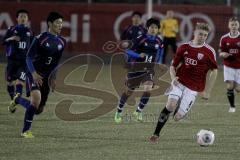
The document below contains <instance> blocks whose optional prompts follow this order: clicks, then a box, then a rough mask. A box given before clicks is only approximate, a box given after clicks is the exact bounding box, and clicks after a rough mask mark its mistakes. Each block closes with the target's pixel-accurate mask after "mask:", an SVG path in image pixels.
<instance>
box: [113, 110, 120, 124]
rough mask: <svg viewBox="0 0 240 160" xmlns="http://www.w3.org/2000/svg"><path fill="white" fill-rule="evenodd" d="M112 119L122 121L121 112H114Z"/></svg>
mask: <svg viewBox="0 0 240 160" xmlns="http://www.w3.org/2000/svg"><path fill="white" fill-rule="evenodd" d="M114 120H115V122H116V123H121V122H122V114H121V113H119V112H116V113H115V117H114Z"/></svg>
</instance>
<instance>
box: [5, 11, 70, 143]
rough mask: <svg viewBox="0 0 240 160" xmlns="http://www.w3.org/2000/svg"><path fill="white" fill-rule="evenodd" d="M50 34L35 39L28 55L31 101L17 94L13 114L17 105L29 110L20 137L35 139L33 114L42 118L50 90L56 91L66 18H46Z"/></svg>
mask: <svg viewBox="0 0 240 160" xmlns="http://www.w3.org/2000/svg"><path fill="white" fill-rule="evenodd" d="M47 25H48V32H44V33H42V34H40V35H38V36H36V37H35V38H34V39H33V42H32V44H31V46H30V48H29V50H28V53H27V58H26V62H27V67H28V70H29V73H28V74H27V86H29V88H30V91H31V93H30V96H31V101H29V100H27V99H25V98H22V97H21V96H20V95H19V94H17V95H16V96H15V97H14V99H13V101H12V103H11V105H10V108H9V109H10V110H16V104H20V105H22V106H23V107H24V108H26V112H25V117H24V125H23V130H22V134H21V136H22V137H24V138H33V137H34V136H33V135H32V132H31V131H30V128H31V124H32V121H33V116H34V114H40V113H41V112H42V111H43V107H44V106H45V104H46V101H47V98H48V94H49V91H50V87H51V88H52V90H53V89H54V88H55V77H56V76H50V75H52V73H55V72H56V67H57V65H58V63H59V61H60V58H61V56H62V53H63V50H64V47H65V45H66V41H65V39H64V38H63V37H62V36H60V32H61V29H62V25H63V16H62V15H60V14H59V13H57V12H50V13H49V15H48V17H47Z"/></svg>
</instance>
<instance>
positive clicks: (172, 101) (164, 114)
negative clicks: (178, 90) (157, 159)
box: [150, 95, 179, 143]
mask: <svg viewBox="0 0 240 160" xmlns="http://www.w3.org/2000/svg"><path fill="white" fill-rule="evenodd" d="M178 99H179V97H177V96H176V97H175V96H173V95H172V96H169V97H168V101H167V105H166V107H164V108H163V110H162V111H161V113H160V115H159V118H158V122H157V126H156V128H155V131H154V133H153V135H152V136H151V137H150V141H151V142H153V143H156V142H157V141H158V138H159V135H160V132H161V130H162V128H163V127H164V125H165V124H166V122H167V120H168V118H169V115H170V113H172V112H173V111H174V110H175V109H176V107H177V104H178Z"/></svg>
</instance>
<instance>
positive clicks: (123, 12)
mask: <svg viewBox="0 0 240 160" xmlns="http://www.w3.org/2000/svg"><path fill="white" fill-rule="evenodd" d="M21 8H25V9H27V10H29V12H30V17H31V27H32V29H33V31H34V32H35V34H39V33H40V32H42V31H46V23H45V19H46V16H47V14H48V12H50V11H59V12H61V13H62V14H63V15H64V20H65V23H64V29H63V32H62V34H63V35H64V36H65V37H66V38H67V40H68V45H67V48H66V50H67V51H69V52H74V53H89V52H91V53H96V54H101V53H102V46H103V44H104V43H105V42H107V41H117V40H118V37H119V34H120V32H121V31H122V30H123V29H124V27H126V25H128V24H130V23H131V19H130V15H131V12H132V11H135V10H137V11H140V12H143V13H145V10H146V5H143V4H141V5H131V4H91V5H88V4H84V3H33V2H32V3H29V2H26V3H7V2H5V3H4V2H0V37H2V36H3V35H4V33H5V31H6V29H7V27H8V26H10V25H13V24H14V23H15V12H16V11H17V10H18V9H21ZM169 9H171V10H174V11H175V13H176V14H175V15H176V17H177V18H178V20H179V24H180V32H179V35H178V41H179V43H181V42H185V41H188V40H190V39H191V38H192V30H193V28H194V23H195V22H197V21H205V22H208V23H209V24H210V25H211V27H212V32H211V34H210V36H209V39H208V41H209V42H210V44H211V45H213V46H214V48H215V49H217V48H218V43H219V38H220V36H221V35H222V34H224V33H226V32H227V31H228V29H227V21H228V18H229V17H231V16H232V15H233V8H232V7H226V6H193V5H160V6H159V5H156V6H154V9H153V11H154V12H153V16H155V17H158V18H160V19H161V18H162V17H163V16H164V14H165V12H166V10H169ZM146 19H147V15H144V16H143V21H145V20H146ZM0 49H1V50H2V49H3V48H0Z"/></svg>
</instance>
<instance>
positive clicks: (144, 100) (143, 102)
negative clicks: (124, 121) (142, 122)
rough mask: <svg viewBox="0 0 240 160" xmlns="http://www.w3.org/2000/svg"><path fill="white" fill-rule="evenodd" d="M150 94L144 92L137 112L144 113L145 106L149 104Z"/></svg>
mask: <svg viewBox="0 0 240 160" xmlns="http://www.w3.org/2000/svg"><path fill="white" fill-rule="evenodd" d="M150 95H151V94H150V92H144V93H143V95H142V98H141V100H140V102H139V105H138V108H137V110H136V112H142V110H143V108H144V107H145V105H146V104H147V103H148V101H149V97H150Z"/></svg>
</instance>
